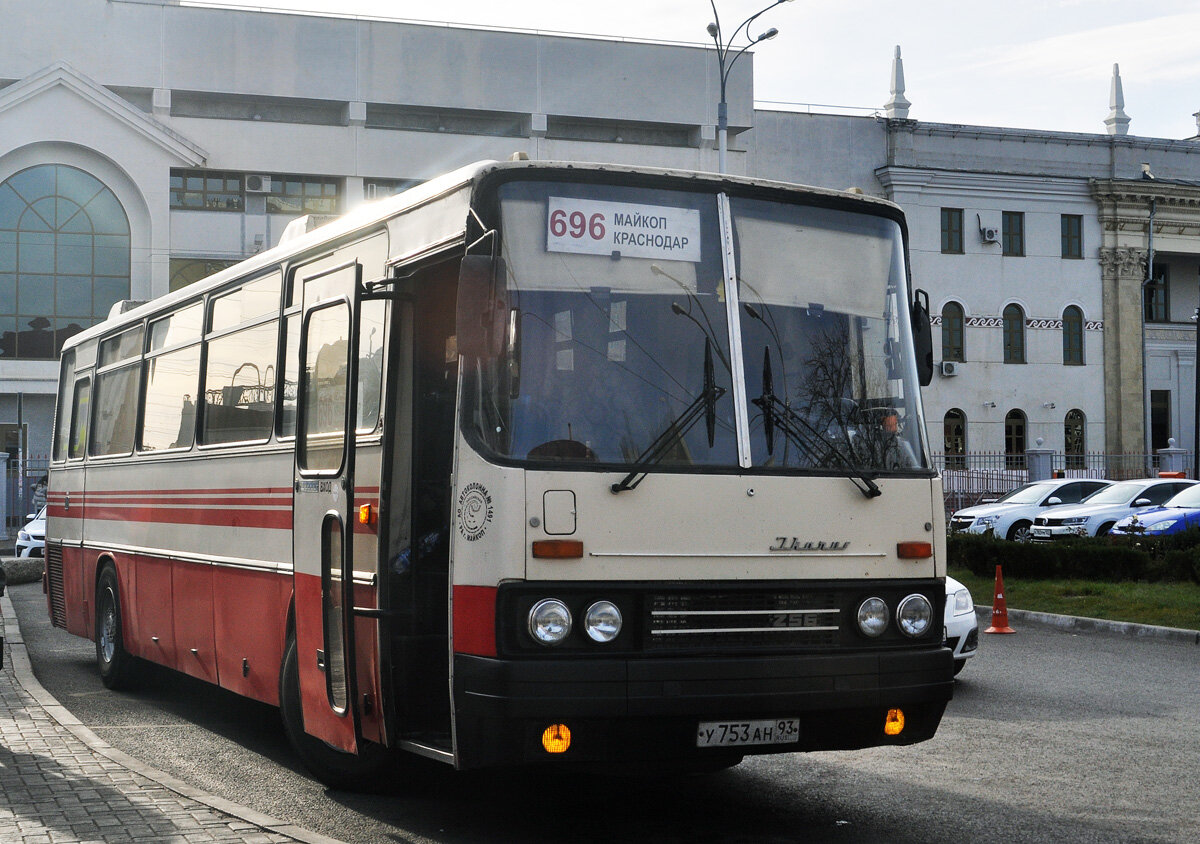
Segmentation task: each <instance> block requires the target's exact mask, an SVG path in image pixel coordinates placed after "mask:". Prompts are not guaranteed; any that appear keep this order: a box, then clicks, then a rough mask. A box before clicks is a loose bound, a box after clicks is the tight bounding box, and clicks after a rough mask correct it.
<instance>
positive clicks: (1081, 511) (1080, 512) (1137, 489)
mask: <svg viewBox="0 0 1200 844" xmlns="http://www.w3.org/2000/svg"><path fill="white" fill-rule="evenodd" d="M1195 484H1196V482H1195V481H1189V480H1183V479H1176V478H1140V479H1138V480H1133V481H1121V482H1120V483H1115V484H1113V485H1112V486H1107V487H1105V488H1104V489H1102V490H1099V491H1098V492H1094V493H1092V494H1091V495H1089V496H1088V497H1087V498H1085V499H1083V501H1081V502H1080V503H1078V504H1065V505H1063V506H1061V507H1050V508H1049V509H1047V510H1045V511H1043V512H1042V513H1041V514H1039V515H1038V517H1037V518H1035V519H1034V520H1033V527H1032V528H1030V535H1031V538H1032V539H1033V541H1034V542H1052V541H1054V540H1056V539H1070V538H1072V537H1076V536H1104V535H1105V534H1107V533H1108V532H1109V530H1111V529H1112V526H1113V525H1115V524H1116V523H1117V522H1119V521H1120V520H1121V519H1123V518H1125V517H1126V516H1132V515H1133V514H1134V513H1137V512H1139V511H1141V510H1145V509H1146V508H1148V507H1157V506H1159V505H1161V504H1164V503H1165V502H1166V501H1167V500H1168V499H1169V498H1172V497H1173V496H1175V495H1177V494H1178V493H1180V492H1183V491H1184V490H1185V489H1187V488H1188V487H1190V486H1195Z"/></svg>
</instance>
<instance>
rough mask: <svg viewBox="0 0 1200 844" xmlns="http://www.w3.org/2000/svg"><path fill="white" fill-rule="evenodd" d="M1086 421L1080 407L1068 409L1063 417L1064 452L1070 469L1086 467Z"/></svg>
mask: <svg viewBox="0 0 1200 844" xmlns="http://www.w3.org/2000/svg"><path fill="white" fill-rule="evenodd" d="M1086 423H1087V419H1086V418H1085V417H1084V415H1083V411H1082V410H1079V409H1074V410H1068V411H1067V415H1066V417H1065V418H1064V419H1063V443H1064V446H1063V452H1064V453H1065V454H1066V458H1067V468H1068V469H1083V468H1085V459H1084V449H1085V448H1086V447H1087V439H1086V437H1087V434H1086V431H1087V428H1086Z"/></svg>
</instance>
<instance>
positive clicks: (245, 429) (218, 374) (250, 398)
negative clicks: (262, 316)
mask: <svg viewBox="0 0 1200 844" xmlns="http://www.w3.org/2000/svg"><path fill="white" fill-rule="evenodd" d="M278 333H279V324H278V323H277V322H276V321H274V320H272V321H271V322H268V323H264V324H262V325H257V326H254V327H253V328H247V329H243V330H242V331H235V332H233V333H232V334H226V335H224V336H222V337H218V338H216V339H213V340H209V341H208V364H207V366H206V367H205V370H204V417H203V421H202V422H201V431H200V441H201V442H202V443H205V444H206V445H212V444H214V443H232V442H245V441H248V440H265V439H267V438H268V437H270V436H271V424H272V419H273V418H274V411H275V345H276V337H277V335H278Z"/></svg>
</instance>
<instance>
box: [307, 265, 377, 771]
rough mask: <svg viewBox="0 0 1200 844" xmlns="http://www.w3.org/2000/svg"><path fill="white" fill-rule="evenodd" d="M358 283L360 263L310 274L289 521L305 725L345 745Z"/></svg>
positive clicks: (356, 728)
mask: <svg viewBox="0 0 1200 844" xmlns="http://www.w3.org/2000/svg"><path fill="white" fill-rule="evenodd" d="M361 281H362V266H361V265H360V264H358V263H352V264H349V265H342V266H340V267H337V268H334V269H332V270H328V271H326V272H322V273H320V274H319V275H318V276H314V277H309V278H306V279H305V280H304V284H305V291H306V292H305V297H304V298H305V301H304V315H303V318H302V323H301V325H302V327H301V337H300V361H301V366H300V373H299V376H300V378H299V387H298V392H299V394H298V396H297V399H298V420H297V422H298V424H297V436H296V469H295V484H294V487H295V496H294V501H295V503H294V510H293V525H292V534H293V543H294V545H293V564H294V584H293V585H294V595H295V622H296V660H297V663H298V673H299V685H300V701H301V707H302V712H303V717H304V731H305V732H306V733H308V734H309V735H311V736H314V737H315V738H318V739H320V740H321V741H323V742H325V743H327V744H329V745H331V746H332V747H335V748H338V749H340V750H343V751H346V752H347V753H358V751H359V741H360V738H361V729H360V725H359V721H358V719H359V713H358V710H357V706H356V702H357V699H358V695H357V683H356V676H355V647H354V623H353V621H354V617H353V607H354V604H353V587H354V566H353V560H354V554H353V541H354V522H353V520H352V518H351V516H352V510H353V506H354V504H353V502H354V427H355V423H354V415H353V414H354V412H355V407H356V404H357V397H356V395H355V393H356V390H357V383H358V379H357V376H356V372H355V370H356V366H357V361H358V349H357V348H356V347H357V345H358V343H357V338H358V313H359V297H360V294H359V288H360V283H361ZM310 293H314V295H312V296H311V299H310Z"/></svg>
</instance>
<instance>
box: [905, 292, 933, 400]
mask: <svg viewBox="0 0 1200 844" xmlns="http://www.w3.org/2000/svg"><path fill="white" fill-rule="evenodd" d="M908 315H909V322H911V323H912V335H913V348H914V349H915V351H916V354H917V380H918V381H920V382H921V386H922V387H928V386H929V383H930V382H931V381H933V329H932V328H931V327H930V325H929V294H928V293H926V292H925V291H924V290H918V291H916V292H915V293H914V294H913V301H912V305H911V306H910V307H909V312H908Z"/></svg>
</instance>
